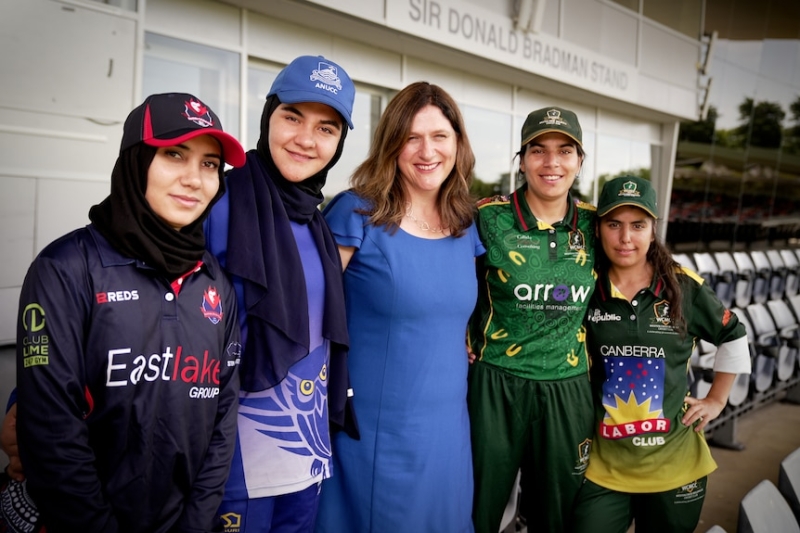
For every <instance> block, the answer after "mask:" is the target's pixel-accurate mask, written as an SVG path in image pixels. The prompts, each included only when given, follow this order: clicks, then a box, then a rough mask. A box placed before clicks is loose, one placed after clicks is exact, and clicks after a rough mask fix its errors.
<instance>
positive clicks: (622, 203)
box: [597, 200, 658, 219]
mask: <svg viewBox="0 0 800 533" xmlns="http://www.w3.org/2000/svg"><path fill="white" fill-rule="evenodd" d="M626 205H627V206H631V207H638V208H639V209H641V210H642V211H644V212H645V213H647V214H648V215H650V216H651V217H653V218H655V219H658V215H657V214H656V213H653V212H652V211H650V210H649V209H648V208H646V207H645V206H643V205H642V204H640V203H637V202H631V201H630V200H620V201H619V202H614V203H612V204H611V205H609V206H607V207H606V208H605V209H604V210H603V211H602V212H601V211H600V209H598V210H597V216H598V217H601V218H602V217H604V216H606V215H607V214H609V213H610V212H611V211H613V210H614V209H616V208H618V207H623V206H626Z"/></svg>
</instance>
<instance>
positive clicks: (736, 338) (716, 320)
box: [684, 276, 750, 374]
mask: <svg viewBox="0 0 800 533" xmlns="http://www.w3.org/2000/svg"><path fill="white" fill-rule="evenodd" d="M687 278H688V279H687ZM684 279H685V280H686V282H687V285H688V286H690V287H691V288H692V290H691V292H689V291H687V292H688V293H689V294H691V295H692V300H691V302H687V303H689V305H688V306H687V305H684V309H686V310H687V311H688V312H689V313H691V314H690V315H689V316H686V322H687V324H688V329H689V334H691V335H693V336H697V337H700V338H701V339H703V340H705V341H707V342H710V343H712V344H713V345H714V346H716V347H717V353H716V356H715V358H714V370H716V371H717V372H730V373H733V374H749V373H750V348H749V345H748V343H747V331H746V330H745V328H744V324H742V323H741V322H739V318H738V317H737V316H736V313H734V312H732V311H731V310H730V309H727V308H726V307H725V306H724V305H723V304H722V302H721V301H720V299H719V298H718V297H717V295H716V294H715V293H714V291H713V290H712V289H711V287H709V286H708V284H706V283H699V282H698V281H697V280H696V279H695V278H694V277H692V276H684ZM687 285H684V287H686V286H687Z"/></svg>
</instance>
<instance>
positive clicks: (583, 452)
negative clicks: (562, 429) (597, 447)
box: [575, 439, 592, 474]
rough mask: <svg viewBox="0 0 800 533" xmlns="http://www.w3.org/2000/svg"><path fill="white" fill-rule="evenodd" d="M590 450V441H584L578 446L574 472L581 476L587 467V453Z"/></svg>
mask: <svg viewBox="0 0 800 533" xmlns="http://www.w3.org/2000/svg"><path fill="white" fill-rule="evenodd" d="M591 449H592V439H584V441H583V442H581V443H580V444H578V460H577V461H576V462H575V472H576V473H577V474H583V473H584V472H585V471H586V467H588V466H589V451H590V450H591Z"/></svg>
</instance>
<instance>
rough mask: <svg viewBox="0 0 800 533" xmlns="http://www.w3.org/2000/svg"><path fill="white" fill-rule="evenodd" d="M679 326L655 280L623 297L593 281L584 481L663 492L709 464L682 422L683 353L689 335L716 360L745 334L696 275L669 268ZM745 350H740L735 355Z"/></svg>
mask: <svg viewBox="0 0 800 533" xmlns="http://www.w3.org/2000/svg"><path fill="white" fill-rule="evenodd" d="M677 275H678V281H679V283H680V286H681V291H682V306H681V308H682V311H683V316H684V319H685V321H686V327H687V332H686V334H685V335H681V334H679V333H678V332H677V331H676V330H675V329H673V327H672V324H671V321H670V317H669V307H670V305H671V303H670V302H669V301H668V300H667V299H666V298H665V295H664V284H663V282H662V281H661V280H659V279H657V278H654V279H653V282H652V283H651V285H650V286H649V287H648V288H646V289H642V290H641V291H639V293H638V294H636V296H635V297H634V298H633V299H632V300H631V301H628V300H627V299H626V298H625V297H624V296H622V294H620V293H619V292H618V291H617V289H616V288H615V287H614V286H613V284H612V283H611V281H610V280H609V279H608V276H607V275H603V276H601V277H600V279H599V280H598V284H597V289H596V290H595V292H594V295H593V296H592V300H591V303H590V305H589V312H588V313H587V316H586V319H587V320H586V323H587V330H588V332H587V334H588V342H589V349H590V352H591V353H592V361H593V364H594V365H596V366H595V368H593V370H592V373H593V375H595V371H597V374H596V375H598V376H600V377H601V378H602V379H601V380H600V381H599V382H597V383H596V391H597V401H596V409H597V420H598V421H599V423H598V426H597V435H596V438H595V439H594V440H593V443H592V452H591V457H590V460H589V468H588V469H587V471H586V477H587V479H590V480H591V481H593V482H595V483H597V484H598V485H600V486H603V487H606V488H609V489H612V490H617V491H622V492H662V491H666V490H671V489H673V488H677V487H684V486H686V487H687V488H686V490H687V491H690V490H691V486H690V485H691V483H692V482H693V481H694V480H696V479H699V478H701V477H703V476H706V475H708V474H709V473H710V472H712V471H713V470H714V469H715V468H716V463H714V460H713V458H712V457H711V453H710V451H709V449H708V445H707V444H706V442H705V438H704V437H703V434H702V433H696V432H695V431H694V427H686V426H684V425H683V424H681V422H680V421H681V418H682V417H683V414H684V413H685V411H686V409H687V407H686V404H685V403H684V399H685V397H686V395H687V394H688V392H689V391H688V380H687V372H688V365H689V358H690V357H691V354H692V350H693V348H694V346H695V344H696V342H697V340H698V339H704V340H706V341H708V342H711V343H712V344H714V345H715V346H718V347H719V348H718V356H719V357H726V356H729V357H732V358H740V355H744V356H745V357H744V360H745V361H747V363H748V364H747V365H746V366H745V367H742V368H741V371H742V372H743V373H748V372H749V352H748V346H747V342H746V331H745V329H744V326H743V325H742V324H741V323H740V322H739V320H738V318H737V317H736V314H735V313H733V312H731V311H730V310H729V309H726V308H725V307H724V306H723V305H722V303H721V302H720V301H719V299H718V298H717V296H716V295H715V294H714V292H713V290H711V289H710V288H709V287H708V286H707V285H706V284H704V283H703V278H701V277H700V276H698V275H697V274H696V273H694V272H692V271H691V270H688V269H685V268H684V269H680V270H679V271H678V272H677ZM743 350H744V352H745V353H741V352H742V351H743Z"/></svg>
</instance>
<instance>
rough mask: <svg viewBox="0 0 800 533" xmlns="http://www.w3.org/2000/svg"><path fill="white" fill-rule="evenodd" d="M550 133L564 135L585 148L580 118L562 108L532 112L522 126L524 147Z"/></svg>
mask: <svg viewBox="0 0 800 533" xmlns="http://www.w3.org/2000/svg"><path fill="white" fill-rule="evenodd" d="M550 132H558V133H563V134H564V135H566V136H567V137H569V138H571V139H572V140H574V141H575V142H576V143H578V146H580V147H581V148H583V131H582V130H581V124H580V122H578V116H577V115H576V114H575V113H573V112H572V111H570V110H569V109H564V108H561V107H543V108H542V109H537V110H536V111H531V112H530V113H529V114H528V118H526V119H525V124H523V125H522V145H521V146H522V147H523V148H524V147H525V145H527V144H528V143H529V142H531V141H532V140H534V139H535V138H536V137H538V136H539V135H542V134H544V133H550Z"/></svg>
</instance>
